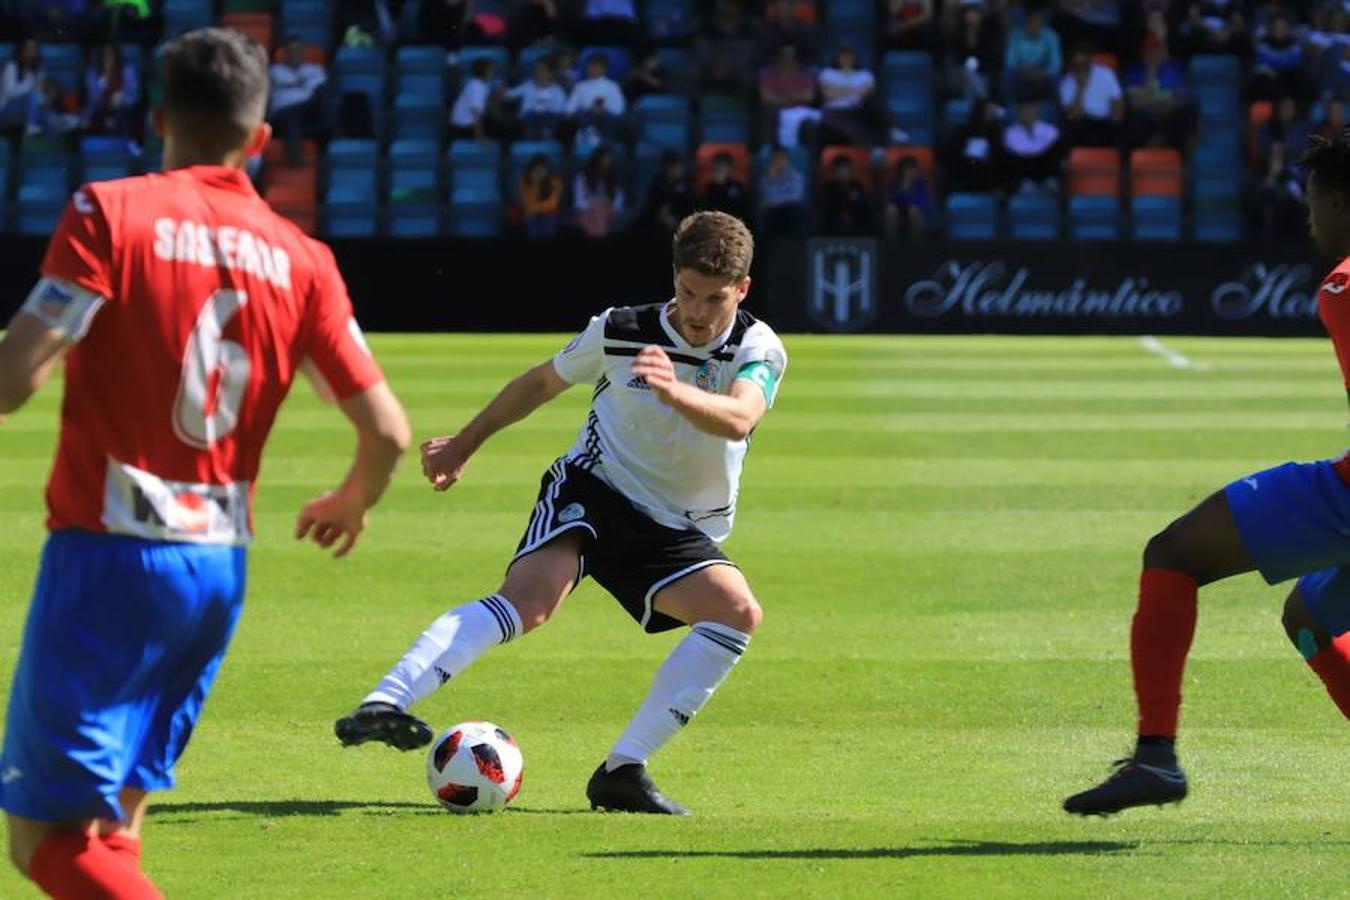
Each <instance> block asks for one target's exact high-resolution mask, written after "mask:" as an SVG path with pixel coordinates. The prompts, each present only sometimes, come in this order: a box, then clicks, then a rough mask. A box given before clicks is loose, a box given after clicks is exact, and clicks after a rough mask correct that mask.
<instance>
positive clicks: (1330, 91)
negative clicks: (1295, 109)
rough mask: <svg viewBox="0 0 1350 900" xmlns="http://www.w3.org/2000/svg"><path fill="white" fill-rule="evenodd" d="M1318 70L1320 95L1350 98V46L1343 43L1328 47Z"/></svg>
mask: <svg viewBox="0 0 1350 900" xmlns="http://www.w3.org/2000/svg"><path fill="white" fill-rule="evenodd" d="M1318 70H1319V71H1318V78H1317V82H1318V84H1317V93H1318V96H1320V97H1323V98H1327V97H1336V98H1339V99H1341V100H1347V99H1350V46H1348V45H1346V44H1344V43H1341V44H1333V45H1331V46H1329V47H1327V49H1326V50H1325V51H1323V53H1322V56H1321V58H1320V62H1319V64H1318Z"/></svg>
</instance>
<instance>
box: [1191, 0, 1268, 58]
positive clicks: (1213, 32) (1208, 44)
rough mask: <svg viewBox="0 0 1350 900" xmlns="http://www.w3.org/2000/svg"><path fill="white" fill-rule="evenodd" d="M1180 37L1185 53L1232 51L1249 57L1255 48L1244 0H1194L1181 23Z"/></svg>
mask: <svg viewBox="0 0 1350 900" xmlns="http://www.w3.org/2000/svg"><path fill="white" fill-rule="evenodd" d="M1177 39H1178V44H1179V48H1178V49H1179V50H1180V51H1181V53H1182V54H1183V55H1185V56H1191V55H1194V54H1196V53H1231V54H1234V55H1237V56H1242V57H1247V56H1249V55H1251V52H1252V40H1251V32H1250V31H1248V29H1247V16H1246V14H1245V13H1244V11H1243V3H1242V0H1191V3H1190V5H1189V6H1187V8H1186V17H1185V18H1184V19H1183V20H1182V21H1181V22H1180V24H1179V25H1178V28H1177Z"/></svg>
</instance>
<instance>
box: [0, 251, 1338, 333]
mask: <svg viewBox="0 0 1350 900" xmlns="http://www.w3.org/2000/svg"><path fill="white" fill-rule="evenodd" d="M332 246H333V249H334V251H335V253H336V254H337V258H338V261H339V264H340V265H341V267H342V270H343V274H344V275H345V276H346V279H347V283H348V286H349V287H350V289H351V293H352V298H353V300H354V302H355V304H356V309H357V314H358V316H359V318H360V319H361V322H362V324H363V326H364V327H365V328H367V329H368V330H371V331H572V330H575V329H576V328H577V327H579V325H580V324H581V323H583V322H585V320H586V319H587V317H589V316H590V315H592V314H593V313H595V312H596V311H597V310H599V309H603V308H604V307H606V306H613V305H626V304H635V303H650V302H653V301H656V300H660V299H663V298H665V297H668V296H669V295H670V292H671V273H670V245H669V242H668V241H666V240H664V239H659V238H651V237H647V236H640V235H623V236H620V237H615V238H611V239H608V240H605V241H598V242H597V241H590V240H585V239H581V238H577V239H571V240H568V239H559V240H556V241H548V242H539V243H534V242H527V241H524V240H509V239H503V240H494V241H468V240H459V241H442V240H438V241H408V240H400V241H370V240H359V241H345V242H344V241H336V242H334V243H333V245H332ZM43 248H44V242H43V241H41V240H37V239H20V238H5V239H3V240H0V321H7V320H8V318H9V316H10V315H11V314H12V313H13V311H14V310H15V309H17V308H18V306H19V304H20V303H22V301H23V298H24V296H25V295H26V294H27V292H28V289H29V287H30V286H31V285H32V283H33V280H34V279H35V278H36V276H37V271H38V266H39V263H40V262H41V259H42V252H43ZM1330 266H1331V263H1330V262H1329V261H1326V260H1319V259H1317V258H1316V256H1315V255H1314V254H1313V253H1312V251H1311V250H1310V249H1309V248H1308V247H1307V245H1306V242H1302V241H1300V242H1295V243H1291V244H1287V245H1285V244H1269V243H1261V244H1226V245H1203V244H1166V245H1158V244H1152V245H1150V244H1144V243H1124V242H1122V243H1111V244H1074V243H1067V242H1057V243H1011V242H997V243H988V244H981V243H970V242H942V241H926V242H919V243H909V242H905V243H901V242H888V241H878V240H875V239H870V238H863V239H854V238H841V239H830V238H815V239H811V240H806V241H802V240H779V241H775V242H773V243H772V244H770V245H766V246H762V247H761V248H760V249H759V252H758V255H757V258H756V261H755V269H754V271H753V272H752V275H753V277H754V279H755V284H754V287H753V288H752V291H751V297H750V302H749V308H750V309H751V310H753V311H754V312H755V313H756V315H759V316H762V317H763V318H765V319H767V320H769V321H770V322H771V323H773V324H774V326H775V327H776V328H778V329H779V330H782V331H841V332H848V331H883V332H919V333H929V332H933V333H938V332H1006V333H1119V334H1216V335H1225V334H1233V335H1240V334H1249V335H1313V334H1320V333H1322V332H1321V326H1320V324H1319V323H1318V321H1317V318H1316V294H1317V286H1318V284H1319V283H1320V281H1321V279H1322V277H1323V275H1324V274H1325V272H1326V271H1327V270H1328V269H1329V268H1330Z"/></svg>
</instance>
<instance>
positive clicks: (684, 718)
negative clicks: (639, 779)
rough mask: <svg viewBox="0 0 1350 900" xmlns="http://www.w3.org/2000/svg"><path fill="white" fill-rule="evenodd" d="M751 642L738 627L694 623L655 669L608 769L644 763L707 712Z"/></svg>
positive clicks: (607, 766)
mask: <svg viewBox="0 0 1350 900" xmlns="http://www.w3.org/2000/svg"><path fill="white" fill-rule="evenodd" d="M749 644H750V635H748V634H745V633H744V632H741V631H737V630H736V629H735V628H729V627H727V626H726V625H719V624H717V623H716V622H699V623H697V624H695V625H694V627H693V628H691V629H690V630H689V634H688V635H686V636H685V639H684V640H682V641H680V642H679V643H678V644H676V645H675V649H674V650H672V651H670V656H668V657H666V661H665V662H664V663H662V664H661V668H660V669H657V671H656V678H655V680H653V682H652V689H651V691H650V692H649V693H648V694H647V699H646V700H643V701H642V705H641V706H640V707H638V711H637V715H635V716H633V721H632V722H629V723H628V728H627V729H626V730H625V731H624V733H623V734H622V735H621V736H620V737H619V740H618V742H616V743H615V744H614V749H613V750H611V751H610V754H609V758H608V759H606V760H605V769H606V770H608V771H613V770H614V769H616V768H618V767H619V766H621V765H627V764H628V763H635V762H636V763H646V762H647V759H648V757H650V756H651V755H652V754H653V753H655V752H656V751H657V750H660V749H661V748H662V747H664V746H665V745H666V743H667V742H668V741H669V740H670V739H671V738H673V737H674V736H675V733H676V732H678V731H679V730H680V729H681V728H683V727H684V726H685V725H687V724H689V720H690V719H692V718H693V717H694V715H695V714H696V713H697V712H698V711H699V710H700V709H702V708H703V706H704V704H705V703H707V702H708V700H709V698H711V697H712V695H713V691H715V690H717V686H718V685H720V684H721V683H722V681H723V680H724V679H725V678H726V677H727V675H728V674H730V672H731V669H732V667H733V666H735V665H736V662H737V660H739V659H740V658H741V654H742V653H744V652H745V648H746V647H747V646H749Z"/></svg>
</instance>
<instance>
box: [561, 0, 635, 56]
mask: <svg viewBox="0 0 1350 900" xmlns="http://www.w3.org/2000/svg"><path fill="white" fill-rule="evenodd" d="M575 31H576V33H577V34H578V35H579V36H580V37H581V42H582V43H583V44H612V45H620V44H621V45H624V46H630V45H632V44H634V43H636V42H637V40H638V38H639V37H641V29H640V28H639V27H638V15H637V4H636V3H635V2H634V0H585V2H584V4H583V6H582V14H581V21H580V22H579V23H577V26H576V29H575Z"/></svg>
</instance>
